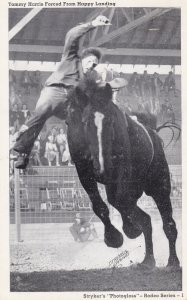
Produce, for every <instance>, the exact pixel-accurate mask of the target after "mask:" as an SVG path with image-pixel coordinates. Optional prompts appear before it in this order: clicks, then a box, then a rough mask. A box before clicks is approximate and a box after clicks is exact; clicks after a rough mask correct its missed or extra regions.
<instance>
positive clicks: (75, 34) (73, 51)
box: [62, 22, 95, 58]
mask: <svg viewBox="0 0 187 300" xmlns="http://www.w3.org/2000/svg"><path fill="white" fill-rule="evenodd" d="M94 28H95V26H94V25H92V22H89V23H85V24H80V25H78V26H76V27H74V28H72V29H70V30H69V31H68V33H67V34H66V38H65V46H64V51H63V55H62V58H63V57H64V56H66V57H70V56H71V58H72V56H76V55H77V54H78V51H79V41H80V38H81V37H82V36H83V35H84V34H86V33H87V32H88V31H90V30H93V29H94Z"/></svg>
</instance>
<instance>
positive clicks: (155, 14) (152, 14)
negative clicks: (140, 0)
mask: <svg viewBox="0 0 187 300" xmlns="http://www.w3.org/2000/svg"><path fill="white" fill-rule="evenodd" d="M171 9H172V8H168V9H165V8H157V9H154V10H152V11H151V12H149V13H148V14H145V15H144V16H142V17H140V18H138V19H136V20H134V21H132V22H130V23H128V24H125V25H124V26H122V27H120V28H118V29H116V30H114V31H112V32H110V33H109V34H108V35H106V36H102V37H101V38H99V39H98V40H96V41H94V46H100V45H103V44H105V43H107V42H110V41H111V40H113V39H114V38H116V37H118V36H120V35H122V34H124V33H126V32H128V31H130V30H132V29H134V28H136V27H138V26H140V25H142V24H144V23H146V22H148V21H149V20H151V19H154V18H156V17H158V16H160V15H162V14H164V13H166V12H168V11H170V10H171Z"/></svg>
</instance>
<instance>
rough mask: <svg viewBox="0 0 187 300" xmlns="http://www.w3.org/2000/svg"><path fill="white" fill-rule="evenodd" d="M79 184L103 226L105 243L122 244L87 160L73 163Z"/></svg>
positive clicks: (109, 244) (114, 246) (115, 245)
mask: <svg viewBox="0 0 187 300" xmlns="http://www.w3.org/2000/svg"><path fill="white" fill-rule="evenodd" d="M75 165H76V169H77V173H78V175H79V179H80V181H81V184H82V186H83V188H84V189H85V191H86V192H87V194H88V195H89V198H90V200H91V202H92V208H93V211H94V213H95V214H96V215H97V216H98V217H99V218H100V220H101V221H102V222H103V224H104V226H105V239H104V240H105V243H106V245H107V246H108V247H113V248H119V247H121V246H122V244H123V235H122V234H121V232H119V231H118V230H117V229H116V228H115V227H114V226H113V225H112V224H111V221H110V218H109V209H108V207H107V205H106V204H105V203H104V202H103V200H102V198H101V196H100V194H99V191H98V187H97V182H96V181H95V179H94V174H93V172H92V170H93V168H92V165H90V164H88V163H87V162H82V163H80V162H79V164H75Z"/></svg>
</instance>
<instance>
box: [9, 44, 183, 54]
mask: <svg viewBox="0 0 187 300" xmlns="http://www.w3.org/2000/svg"><path fill="white" fill-rule="evenodd" d="M9 51H10V52H28V53H29V52H30V53H60V54H61V53H62V52H63V47H62V46H45V45H43V46H42V45H20V44H10V45H9ZM101 51H102V52H103V54H104V55H114V56H115V55H121V56H123V55H130V56H163V57H167V56H169V57H180V56H181V51H180V50H176V49H138V48H117V49H108V48H101Z"/></svg>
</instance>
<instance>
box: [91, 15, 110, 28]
mask: <svg viewBox="0 0 187 300" xmlns="http://www.w3.org/2000/svg"><path fill="white" fill-rule="evenodd" d="M92 25H93V26H95V27H97V26H109V25H112V24H111V23H110V21H109V19H108V18H106V17H105V16H98V17H97V18H96V19H95V20H93V21H92Z"/></svg>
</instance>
